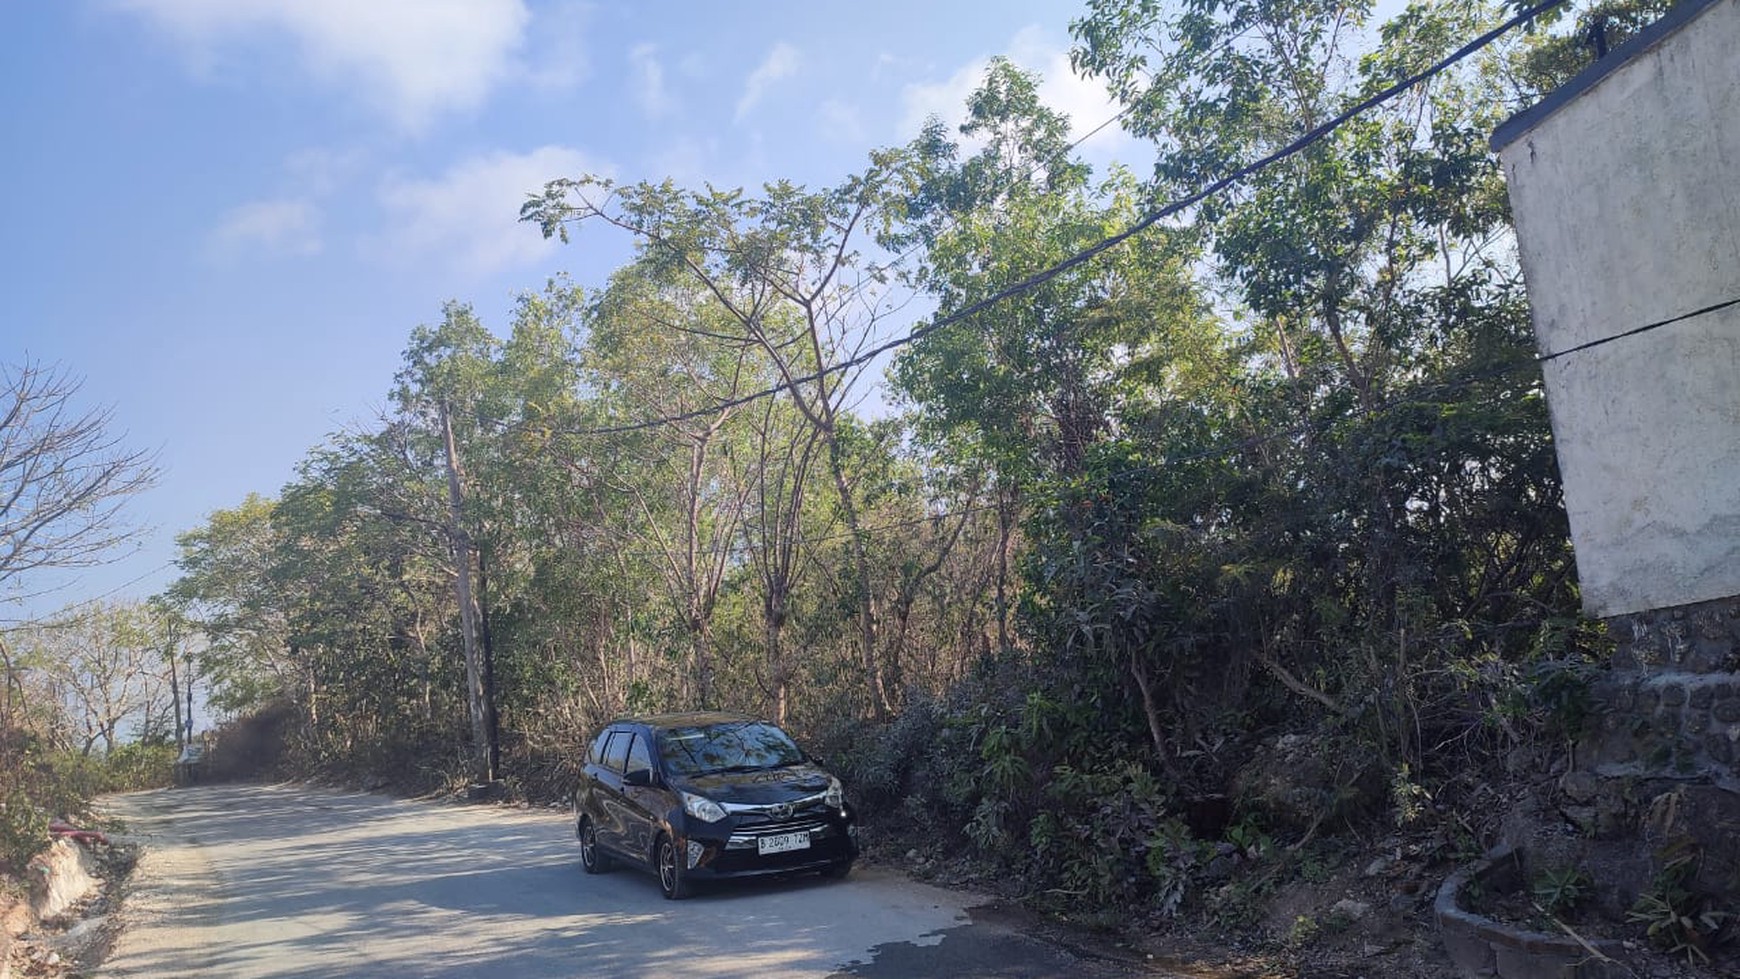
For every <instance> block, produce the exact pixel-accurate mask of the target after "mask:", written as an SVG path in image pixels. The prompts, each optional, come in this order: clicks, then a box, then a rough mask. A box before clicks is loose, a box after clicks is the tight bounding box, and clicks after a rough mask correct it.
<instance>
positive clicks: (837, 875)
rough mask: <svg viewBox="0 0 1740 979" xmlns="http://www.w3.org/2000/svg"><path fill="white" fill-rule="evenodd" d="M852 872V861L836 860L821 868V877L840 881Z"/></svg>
mask: <svg viewBox="0 0 1740 979" xmlns="http://www.w3.org/2000/svg"><path fill="white" fill-rule="evenodd" d="M851 872H852V861H850V860H836V861H834V862H833V863H830V864H828V865H827V866H826V867H823V868H822V876H823V877H826V878H828V879H829V880H840V879H841V878H843V877H845V876H846V875H847V874H849V873H851Z"/></svg>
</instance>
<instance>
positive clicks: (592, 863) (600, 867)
mask: <svg viewBox="0 0 1740 979" xmlns="http://www.w3.org/2000/svg"><path fill="white" fill-rule="evenodd" d="M579 833H580V866H581V867H582V868H583V869H584V870H585V871H586V872H587V873H589V874H602V873H604V872H605V871H607V870H610V869H612V868H613V867H614V866H615V865H616V864H615V862H614V861H612V860H611V859H610V858H609V857H608V856H606V855H605V854H604V851H602V850H600V849H598V829H597V827H595V826H593V825H592V820H590V819H587V818H586V817H585V816H581V817H580V830H579Z"/></svg>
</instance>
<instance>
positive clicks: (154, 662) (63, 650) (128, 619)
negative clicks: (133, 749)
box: [22, 603, 172, 755]
mask: <svg viewBox="0 0 1740 979" xmlns="http://www.w3.org/2000/svg"><path fill="white" fill-rule="evenodd" d="M157 624H158V623H157V622H156V620H154V619H153V617H152V616H151V615H150V613H149V611H148V610H147V608H146V607H145V606H144V605H143V604H128V603H107V604H100V605H97V606H94V607H92V608H90V609H86V610H81V611H79V612H78V613H77V614H75V615H73V616H71V617H68V618H62V619H57V620H52V621H49V622H44V623H41V624H39V625H37V626H34V627H32V628H31V629H30V630H29V631H28V632H27V633H26V634H25V636H24V639H23V643H22V645H23V646H25V647H26V648H27V649H28V650H29V652H30V654H31V658H32V659H33V661H34V662H35V663H36V664H37V669H38V670H39V671H40V672H41V673H42V675H43V676H44V677H45V678H46V681H47V686H48V689H50V690H51V691H52V692H53V695H54V698H55V702H56V703H57V704H58V705H59V707H60V709H61V711H62V712H63V715H64V716H65V717H66V719H67V721H68V723H69V727H70V730H71V731H72V732H74V734H73V736H74V738H75V739H76V740H77V741H78V744H77V748H76V750H77V751H78V753H79V754H81V755H90V754H91V753H92V751H93V750H94V749H96V748H98V747H101V748H102V749H103V754H104V755H107V754H109V753H112V752H113V751H114V750H115V748H116V747H117V745H118V744H119V743H120V739H121V738H122V737H123V736H124V735H125V734H127V733H128V732H126V731H124V730H123V727H122V726H123V725H124V724H128V723H129V722H130V723H131V724H132V725H133V728H132V731H131V734H132V735H133V736H135V737H136V738H137V739H139V740H142V741H156V740H168V739H169V738H170V737H171V736H172V732H171V731H170V730H169V727H170V720H169V716H168V715H169V714H170V712H171V710H172V705H171V703H170V697H169V691H168V689H167V687H166V685H165V684H164V682H163V678H162V675H161V673H162V659H161V657H162V651H163V638H164V637H163V636H162V635H161V634H160V633H159V631H158V630H157V628H156V626H157Z"/></svg>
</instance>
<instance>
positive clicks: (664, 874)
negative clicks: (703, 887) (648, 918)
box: [658, 835, 689, 901]
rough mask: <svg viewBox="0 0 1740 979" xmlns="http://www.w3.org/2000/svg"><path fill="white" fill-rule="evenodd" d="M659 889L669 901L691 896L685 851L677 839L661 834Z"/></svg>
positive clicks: (659, 843) (659, 845)
mask: <svg viewBox="0 0 1740 979" xmlns="http://www.w3.org/2000/svg"><path fill="white" fill-rule="evenodd" d="M658 870H659V890H660V891H662V892H663V893H664V895H665V899H666V900H668V901H681V900H682V899H683V898H685V897H688V896H689V872H688V868H687V867H685V866H684V863H683V852H682V850H680V849H678V847H677V844H676V841H674V840H672V839H671V838H670V837H669V836H664V835H661V836H660V837H659V842H658Z"/></svg>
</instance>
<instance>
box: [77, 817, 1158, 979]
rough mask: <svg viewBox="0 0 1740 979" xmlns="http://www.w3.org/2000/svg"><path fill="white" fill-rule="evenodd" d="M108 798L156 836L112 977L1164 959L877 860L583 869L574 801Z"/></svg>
mask: <svg viewBox="0 0 1740 979" xmlns="http://www.w3.org/2000/svg"><path fill="white" fill-rule="evenodd" d="M106 805H107V808H108V809H109V810H110V811H111V812H112V813H113V814H114V815H117V816H119V817H121V818H122V819H123V820H125V821H126V823H127V827H128V830H127V832H126V833H124V834H123V836H124V837H130V838H132V839H135V840H137V841H139V842H141V843H143V844H144V847H145V849H144V855H143V856H142V858H141V860H140V863H139V867H138V869H137V870H136V871H135V874H134V878H133V884H132V889H131V892H130V895H129V897H128V898H127V900H126V904H125V909H124V911H123V915H122V918H123V921H124V922H125V930H124V931H123V932H122V935H121V938H120V940H119V942H118V943H117V945H116V947H115V950H114V952H113V954H112V955H111V956H110V958H109V960H108V962H107V964H106V965H105V967H104V969H103V971H102V973H101V974H102V975H106V976H111V977H133V976H153V977H155V976H188V977H208V976H209V977H224V979H232V977H233V979H252V977H268V976H306V977H316V979H318V977H331V979H339V977H376V976H379V977H387V976H391V977H402V976H443V977H449V976H451V977H458V976H506V977H515V979H519V977H538V976H658V977H671V979H683V977H691V976H692V977H703V976H705V977H720V976H742V977H755V979H798V977H836V979H839V977H864V979H893V977H899V979H909V977H922V976H956V977H984V979H1030V977H1031V979H1037V977H1049V976H1070V977H1071V979H1112V977H1123V976H1132V975H1149V976H1153V975H1157V973H1152V972H1146V971H1140V970H1138V971H1132V967H1131V966H1127V965H1122V964H1119V963H1115V962H1111V961H1106V960H1103V959H1086V960H1083V959H1079V958H1078V957H1076V956H1075V955H1073V954H1071V953H1070V952H1068V951H1065V950H1064V949H1063V948H1061V947H1059V946H1057V945H1053V944H1050V943H1048V942H1046V941H1042V940H1039V939H1037V938H1035V937H1033V935H1032V934H1031V933H1030V932H1029V931H1028V930H1026V929H1024V928H1023V927H1022V926H1021V925H1020V924H1019V923H1018V922H1015V921H1011V920H1009V919H1004V918H1001V917H999V916H997V915H995V914H993V913H989V912H987V911H978V912H975V910H974V909H975V907H976V906H979V905H981V904H982V903H983V902H982V901H981V900H979V899H977V898H975V897H974V896H973V895H971V894H964V893H960V892H956V891H948V890H942V889H939V888H935V887H930V886H928V885H924V884H919V883H916V882H913V881H910V880H908V879H906V878H905V877H903V876H901V875H898V874H895V873H892V872H889V871H886V870H879V869H876V868H868V869H865V868H860V869H859V870H856V871H854V872H853V874H852V876H851V877H850V878H848V879H847V880H845V881H824V880H821V879H820V878H803V879H794V880H786V881H772V882H753V883H749V884H747V885H738V886H730V887H721V886H713V887H707V888H703V889H701V890H700V891H699V892H698V893H697V894H696V895H695V896H694V897H693V898H691V899H689V900H687V901H677V902H672V901H665V900H664V899H662V898H661V897H660V896H659V891H658V885H657V883H656V882H655V881H654V880H653V878H652V877H651V876H650V875H647V874H640V873H636V872H633V871H629V870H619V871H617V872H616V873H614V874H608V875H604V876H598V877H587V876H585V875H584V874H582V873H581V871H580V861H579V854H578V849H577V846H576V844H575V842H574V839H573V834H572V831H571V828H570V826H569V823H568V817H567V815H566V814H565V813H561V812H551V811H547V810H546V811H526V810H512V809H503V808H497V807H482V806H459V805H438V804H429V803H418V802H406V801H402V800H394V799H388V798H383V797H381V796H374V795H366V794H358V793H344V792H334V791H328V790H322V789H314V788H308V787H304V786H289V785H280V786H206V787H199V788H190V789H172V790H163V791H158V792H141V793H134V794H130V795H121V796H113V797H110V798H109V799H108V800H106Z"/></svg>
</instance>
